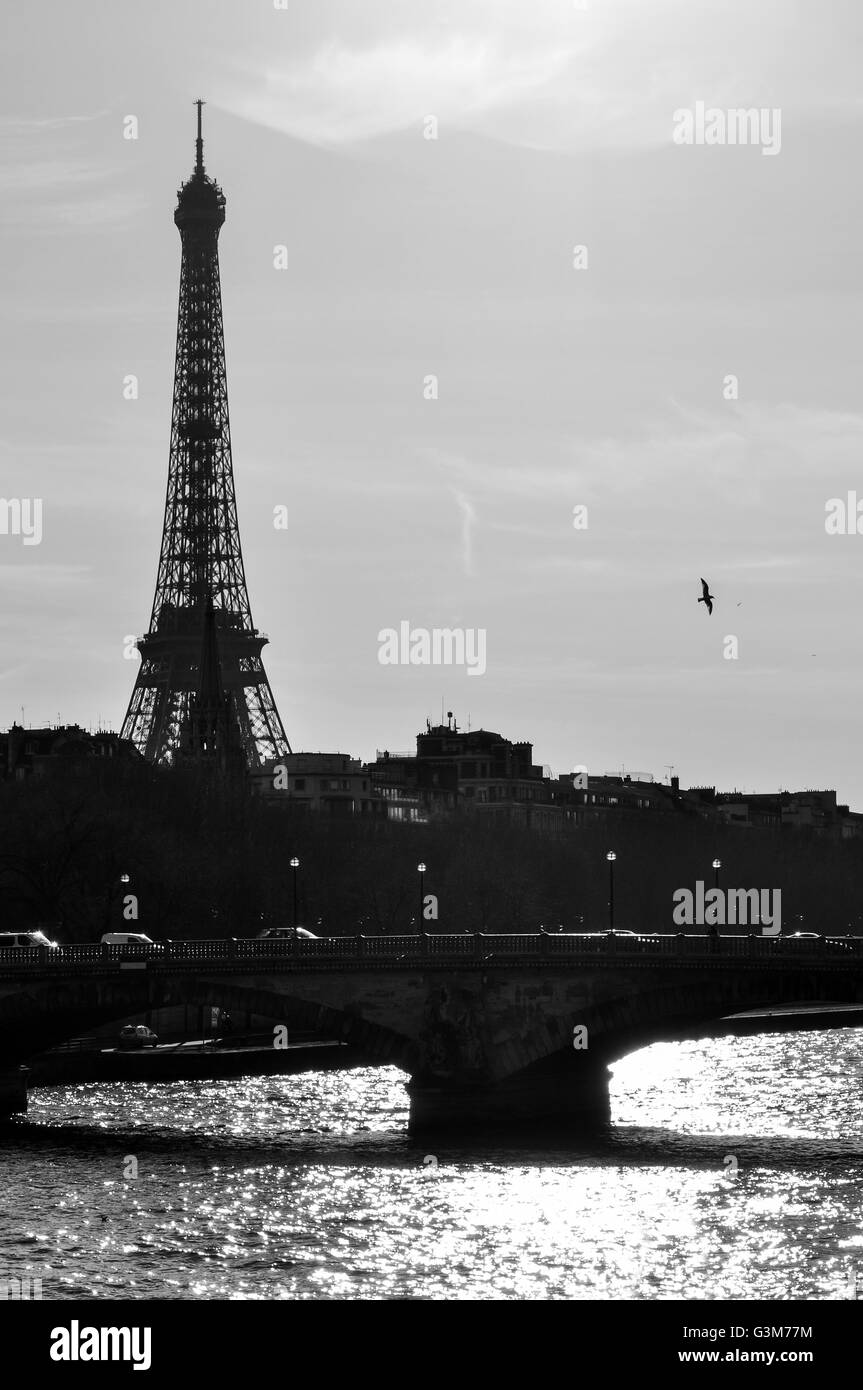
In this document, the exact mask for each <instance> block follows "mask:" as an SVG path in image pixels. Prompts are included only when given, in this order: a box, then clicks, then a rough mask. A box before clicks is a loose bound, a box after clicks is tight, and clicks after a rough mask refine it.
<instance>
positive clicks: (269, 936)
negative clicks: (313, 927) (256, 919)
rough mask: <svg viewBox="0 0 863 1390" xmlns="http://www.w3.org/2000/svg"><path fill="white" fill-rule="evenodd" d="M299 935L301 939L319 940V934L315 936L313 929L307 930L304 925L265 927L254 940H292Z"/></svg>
mask: <svg viewBox="0 0 863 1390" xmlns="http://www.w3.org/2000/svg"><path fill="white" fill-rule="evenodd" d="M296 937H299V939H300V940H301V941H320V937H319V936H315V933H314V932H313V931H308V930H307V929H306V928H305V927H267V929H266V931H260V932H258V935H257V936H256V938H255V940H256V941H293V940H294V939H295V938H296Z"/></svg>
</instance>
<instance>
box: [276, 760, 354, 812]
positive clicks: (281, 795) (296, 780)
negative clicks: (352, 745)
mask: <svg viewBox="0 0 863 1390" xmlns="http://www.w3.org/2000/svg"><path fill="white" fill-rule="evenodd" d="M250 780H251V783H252V786H253V788H254V790H255V791H256V792H258V793H260V794H261V795H263V796H266V797H267V799H268V800H270V801H273V802H277V803H281V804H282V805H285V806H288V805H290V806H294V807H299V808H301V809H302V810H304V811H309V812H315V813H324V814H326V815H331V816H357V815H362V816H366V815H372V814H374V812H375V809H376V805H375V799H374V797H373V794H372V790H371V781H370V778H369V774H368V771H367V769H366V768H364V767H363V764H362V763H361V762H360V759H359V758H352V757H350V756H349V755H348V754H347V753H286V754H285V755H284V757H281V758H279V759H278V761H275V760H274V761H271V762H270V763H269V764H268V765H267V766H266V767H264V768H261V769H260V770H259V771H257V772H253V773H251V774H250Z"/></svg>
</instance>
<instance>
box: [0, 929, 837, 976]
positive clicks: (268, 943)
mask: <svg viewBox="0 0 863 1390" xmlns="http://www.w3.org/2000/svg"><path fill="white" fill-rule="evenodd" d="M861 956H863V937H821V938H817V939H809V938H798V939H797V940H795V939H794V938H793V937H791V936H787V937H782V936H777V937H771V936H763V935H760V934H759V933H757V932H749V933H743V932H739V933H733V934H731V933H728V934H720V935H719V936H718V937H711V936H710V935H709V934H707V933H704V932H700V933H683V932H679V933H662V934H645V935H634V936H608V935H606V934H604V933H590V934H588V933H585V934H583V935H576V934H573V933H570V934H567V933H556V932H549V933H526V932H519V933H498V932H470V933H468V932H463V933H437V934H434V935H432V934H428V933H422V934H415V935H410V936H366V937H364V936H345V937H320V938H315V939H311V940H310V939H307V938H299V939H296V940H291V939H290V938H287V937H285V938H279V937H270V938H267V939H260V938H227V939H226V938H224V937H221V938H219V939H218V940H208V941H167V942H163V943H154V944H152V945H149V946H148V945H141V946H120V945H107V944H106V945H103V944H102V943H100V942H82V943H80V944H77V945H71V946H64V947H61V948H60V949H59V950H51V949H50V948H48V947H37V948H34V949H21V948H17V949H16V948H11V947H5V948H0V966H2V967H3V968H8V967H10V966H11V967H15V968H18V969H21V970H22V971H23V970H26V969H28V968H29V969H33V968H34V967H36V968H38V969H44V968H45V967H48V968H49V969H68V968H69V967H70V966H75V965H81V966H88V965H99V964H101V965H112V966H116V965H118V964H120V965H122V964H128V963H132V962H153V963H163V964H168V963H171V962H177V963H182V962H189V963H192V962H200V963H202V964H205V963H206V962H208V961H214V962H215V961H223V960H237V961H253V960H260V961H264V960H268V959H269V960H274V959H276V960H290V959H296V960H298V961H300V960H303V961H306V960H333V961H336V960H344V961H351V960H382V961H384V960H390V961H393V960H418V961H419V960H422V959H424V958H431V959H436V960H441V959H451V960H469V959H474V960H477V959H491V958H495V957H498V958H501V959H515V960H517V959H525V958H533V959H560V958H573V957H582V958H583V957H592V958H596V959H598V960H608V959H609V958H615V959H620V960H621V962H623V961H624V960H625V959H640V960H645V959H650V958H654V959H656V958H662V959H669V958H677V959H680V958H689V959H694V960H696V959H703V960H705V961H710V960H712V961H716V962H719V961H724V960H729V959H738V958H740V959H745V958H748V959H753V958H754V959H759V960H760V959H763V960H773V961H777V962H779V961H782V960H800V959H801V958H802V959H811V960H813V961H822V960H825V959H826V960H830V961H833V962H836V961H842V960H847V961H848V962H849V964H850V963H851V962H852V961H856V960H859V959H860V957H861Z"/></svg>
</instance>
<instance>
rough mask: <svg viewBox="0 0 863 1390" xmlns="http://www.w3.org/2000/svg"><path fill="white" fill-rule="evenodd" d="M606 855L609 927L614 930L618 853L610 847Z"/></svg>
mask: <svg viewBox="0 0 863 1390" xmlns="http://www.w3.org/2000/svg"><path fill="white" fill-rule="evenodd" d="M605 857H606V859H607V860H608V929H609V931H614V861H615V859H616V858H617V855H616V854H615V852H614V850H613V849H610V850H609V851H608V854H607V855H606V856H605Z"/></svg>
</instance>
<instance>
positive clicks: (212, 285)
mask: <svg viewBox="0 0 863 1390" xmlns="http://www.w3.org/2000/svg"><path fill="white" fill-rule="evenodd" d="M196 105H197V107H198V138H197V142H196V157H195V170H194V173H193V174H192V176H191V178H190V179H189V180H188V181H187V182H186V183H184V184H183V187H182V188H181V189H180V190H179V192H178V194H177V199H178V201H177V208H176V211H175V212H174V221H175V223H176V224H177V228H178V230H179V232H180V240H181V242H182V264H181V270H180V302H179V309H178V315H177V355H176V365H175V368H174V404H173V412H172V416H171V450H170V460H169V464H168V492H167V498H166V501H165V521H164V528H163V532H162V549H161V553H160V556H159V572H158V576H157V579H156V595H155V598H154V600H153V612H152V616H151V618H150V628H149V631H148V633H147V635H146V637H142V638H141V639H140V640H139V641H138V644H137V645H138V650H139V652H140V654H141V666H140V669H139V671H138V677H137V680H136V681H135V688H134V690H133V692H132V698H131V700H130V702H129V708H128V710H127V712H126V718H125V720H124V721H123V728H122V731H121V732H122V737H124V738H129V739H131V740H132V741H133V742H134V744H135V745H136V747H137V748H138V750H139V752H141V753H142V754H143V755H144V757H146V758H147V759H148V760H149V761H150V762H154V763H170V762H173V761H174V760H175V759H177V758H178V757H181V756H184V755H193V756H206V755H214V754H215V755H218V756H220V757H222V759H224V758H226V757H228V756H234V757H236V756H238V755H239V754H240V753H242V754H243V755H244V756H245V762H246V766H247V767H248V768H250V769H251V768H255V767H259V766H260V765H261V764H262V763H264V762H266V761H268V760H270V759H273V758H279V757H282V756H283V755H284V754H285V753H289V752H290V751H291V750H290V744H289V743H288V740H287V737H286V735H285V731H284V728H283V727H282V721H281V719H280V718H279V713H278V710H277V709H276V702H275V700H274V699H273V694H272V691H271V690H270V684H269V681H268V680H267V676H266V673H265V671H264V665H263V661H262V659H261V651H262V649H263V647H264V646H265V645H266V642H267V638H266V637H265V636H264V635H263V633H261V632H259V631H258V630H257V628H256V627H255V626H254V624H253V622H252V613H251V608H250V606H249V596H248V592H247V590H246V577H245V572H244V569H243V556H242V550H241V547H240V531H239V526H238V522H237V504H236V499H235V496H234V473H233V465H232V462H231V432H230V425H229V421H228V382H227V374H226V370H225V341H224V330H223V325H222V294H221V286H220V283H219V251H218V240H219V230H220V228H221V226H222V223H223V222H224V220H225V195H224V194H223V192H222V190H221V188H220V187H219V186H218V184H217V183H215V182H214V180H213V179H211V178H209V177H208V175H207V174H206V173H205V171H204V142H203V139H202V136H201V107H202V105H203V103H202V102H201V101H198V102H197V103H196Z"/></svg>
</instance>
